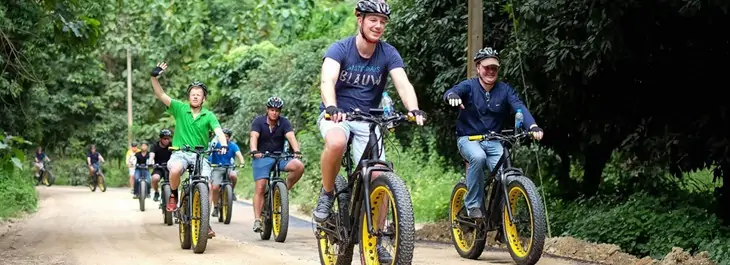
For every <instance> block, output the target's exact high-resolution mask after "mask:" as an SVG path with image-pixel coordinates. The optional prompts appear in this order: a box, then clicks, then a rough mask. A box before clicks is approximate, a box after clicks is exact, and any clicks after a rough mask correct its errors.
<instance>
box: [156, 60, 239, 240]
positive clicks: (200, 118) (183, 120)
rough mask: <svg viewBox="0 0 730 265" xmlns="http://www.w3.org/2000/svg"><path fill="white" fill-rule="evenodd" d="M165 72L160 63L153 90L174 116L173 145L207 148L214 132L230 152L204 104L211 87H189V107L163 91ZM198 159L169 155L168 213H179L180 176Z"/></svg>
mask: <svg viewBox="0 0 730 265" xmlns="http://www.w3.org/2000/svg"><path fill="white" fill-rule="evenodd" d="M165 69H167V64H166V63H160V64H157V67H155V69H153V70H152V74H151V75H152V78H151V80H152V87H153V88H154V90H155V97H157V99H159V100H160V101H162V103H164V104H165V105H166V106H167V107H168V109H167V112H168V113H170V114H172V116H173V117H175V134H174V135H173V137H172V146H173V147H183V146H184V145H189V146H190V147H195V146H199V145H200V146H207V145H208V133H209V132H210V131H211V130H212V131H214V132H215V134H216V136H218V141H219V142H220V143H221V148H220V149H221V151H220V152H221V153H222V154H225V153H226V151H227V149H228V142H226V136H225V135H224V134H223V130H222V129H221V126H220V123H219V122H218V119H217V118H216V117H215V114H213V112H211V111H210V110H208V109H205V108H203V102H205V98H206V96H208V87H206V86H205V84H203V83H201V82H197V81H196V82H193V83H192V84H190V85H189V86H188V90H187V92H188V104H185V103H183V102H182V101H179V100H177V99H172V98H170V97H169V96H168V95H167V94H166V93H165V91H164V90H162V86H161V85H160V82H159V81H158V80H157V76H159V75H160V74H161V73H162V72H163V71H164V70H165ZM195 159H196V155H195V153H192V152H184V151H175V152H173V153H172V155H171V156H170V160H169V161H168V162H167V169H168V170H169V171H170V189H172V192H171V193H172V194H171V195H170V199H169V200H168V201H167V206H166V208H167V211H168V212H173V211H176V210H177V197H178V191H177V188H178V186H180V176H181V175H182V174H183V172H185V169H186V168H187V167H188V165H191V164H195ZM203 161H204V162H203V168H202V171H201V174H202V175H203V176H207V177H210V173H211V168H210V163H209V162H208V159H203ZM208 227H210V225H209V226H208ZM214 236H215V232H213V228H210V229H209V231H208V238H212V237H214Z"/></svg>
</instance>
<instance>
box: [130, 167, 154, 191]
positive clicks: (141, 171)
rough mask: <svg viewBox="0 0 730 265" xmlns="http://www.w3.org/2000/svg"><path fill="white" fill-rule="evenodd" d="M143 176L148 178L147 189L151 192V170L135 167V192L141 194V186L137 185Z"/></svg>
mask: <svg viewBox="0 0 730 265" xmlns="http://www.w3.org/2000/svg"><path fill="white" fill-rule="evenodd" d="M142 178H144V179H146V180H147V189H146V191H147V192H149V189H150V186H149V183H151V180H150V171H149V170H146V169H139V168H137V169H135V170H134V194H139V192H138V191H137V190H138V189H139V186H138V185H137V182H138V181H139V180H141V179H142Z"/></svg>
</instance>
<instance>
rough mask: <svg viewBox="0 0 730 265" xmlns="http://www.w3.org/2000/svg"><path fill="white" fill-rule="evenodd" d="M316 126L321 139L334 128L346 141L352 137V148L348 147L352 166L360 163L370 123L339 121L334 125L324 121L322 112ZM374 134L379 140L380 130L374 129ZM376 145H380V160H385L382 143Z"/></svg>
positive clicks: (368, 137) (368, 134) (368, 135)
mask: <svg viewBox="0 0 730 265" xmlns="http://www.w3.org/2000/svg"><path fill="white" fill-rule="evenodd" d="M317 126H318V127H319V132H320V133H321V134H322V138H324V137H325V135H327V132H328V131H329V130H331V129H334V128H337V129H340V130H342V131H343V132H344V133H345V137H347V140H348V141H349V140H350V136H353V139H352V146H351V147H350V148H351V154H352V159H353V161H354V163H353V164H354V165H357V164H358V163H359V162H360V157H362V153H363V152H365V147H366V146H367V144H368V141H369V140H370V123H367V122H362V121H341V122H338V123H334V122H332V121H329V120H325V119H324V112H322V113H320V114H319V118H317ZM375 133H376V135H377V136H378V138H380V129H377V128H376V130H375ZM378 144H379V145H380V146H379V149H380V150H381V151H382V152H380V160H385V150H383V142H382V141H381V142H380V143H378Z"/></svg>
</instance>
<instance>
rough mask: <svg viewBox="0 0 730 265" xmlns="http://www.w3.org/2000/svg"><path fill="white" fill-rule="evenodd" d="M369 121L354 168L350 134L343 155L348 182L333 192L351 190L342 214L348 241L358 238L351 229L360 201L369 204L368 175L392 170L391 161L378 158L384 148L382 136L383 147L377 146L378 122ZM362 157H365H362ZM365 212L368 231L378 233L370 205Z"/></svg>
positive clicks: (360, 206) (337, 194) (336, 194)
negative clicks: (358, 159) (362, 148)
mask: <svg viewBox="0 0 730 265" xmlns="http://www.w3.org/2000/svg"><path fill="white" fill-rule="evenodd" d="M373 112H375V113H378V112H379V113H382V112H383V110H382V109H370V113H373ZM369 123H370V124H369V125H370V136H369V139H368V143H367V144H366V146H365V150H363V156H362V157H361V158H360V161H359V163H358V165H357V167H356V168H355V169H354V170H353V167H352V161H351V158H350V155H351V152H352V151H351V148H350V146H351V144H352V138H353V137H352V135H351V137H350V140H349V141H348V143H347V149H346V151H345V154H344V156H343V159H344V160H343V164H344V166H345V172H347V173H346V174H347V180H348V184H347V187H346V188H345V189H343V190H339V191H337V192H336V193H335V197H337V196H339V195H340V194H341V193H344V192H346V191H348V190H352V191H353V192H352V193H351V194H350V201H349V202H348V204H349V210H348V213H347V214H346V215H345V216H344V222H345V223H344V226H345V230H346V231H347V233H348V234H349V237H350V239H349V242H357V240H358V236H357V235H358V233H357V232H358V231H357V230H354V229H353V227H354V226H355V225H356V222H353V220H355V221H356V220H358V218H359V216H360V214H361V210H362V203H365V205H370V196H368V195H369V194H370V176H371V175H372V173H373V172H393V164H392V163H391V162H388V161H384V160H380V153H381V152H383V151H384V150H385V141H384V138H382V137H381V140H382V141H381V144H382V147H383V148H382V150H381V149H380V148H379V147H378V143H379V141H378V137H377V135H376V131H375V130H376V129H377V128H378V127H379V124H378V123H376V122H369ZM381 135H382V134H381ZM363 157H367V158H365V159H363ZM364 176H367V177H364ZM365 213H366V215H365V217H366V221H367V224H366V225H367V228H368V231H369V232H370V233H371V234H378V233H376V231H374V228H373V220H372V210H371V209H370V207H365Z"/></svg>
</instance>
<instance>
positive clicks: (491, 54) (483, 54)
mask: <svg viewBox="0 0 730 265" xmlns="http://www.w3.org/2000/svg"><path fill="white" fill-rule="evenodd" d="M487 58H494V59H497V61H499V53H498V52H497V50H495V49H492V47H484V49H481V50H479V51H477V53H476V54H474V62H475V63H478V62H480V61H481V60H484V59H487Z"/></svg>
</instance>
